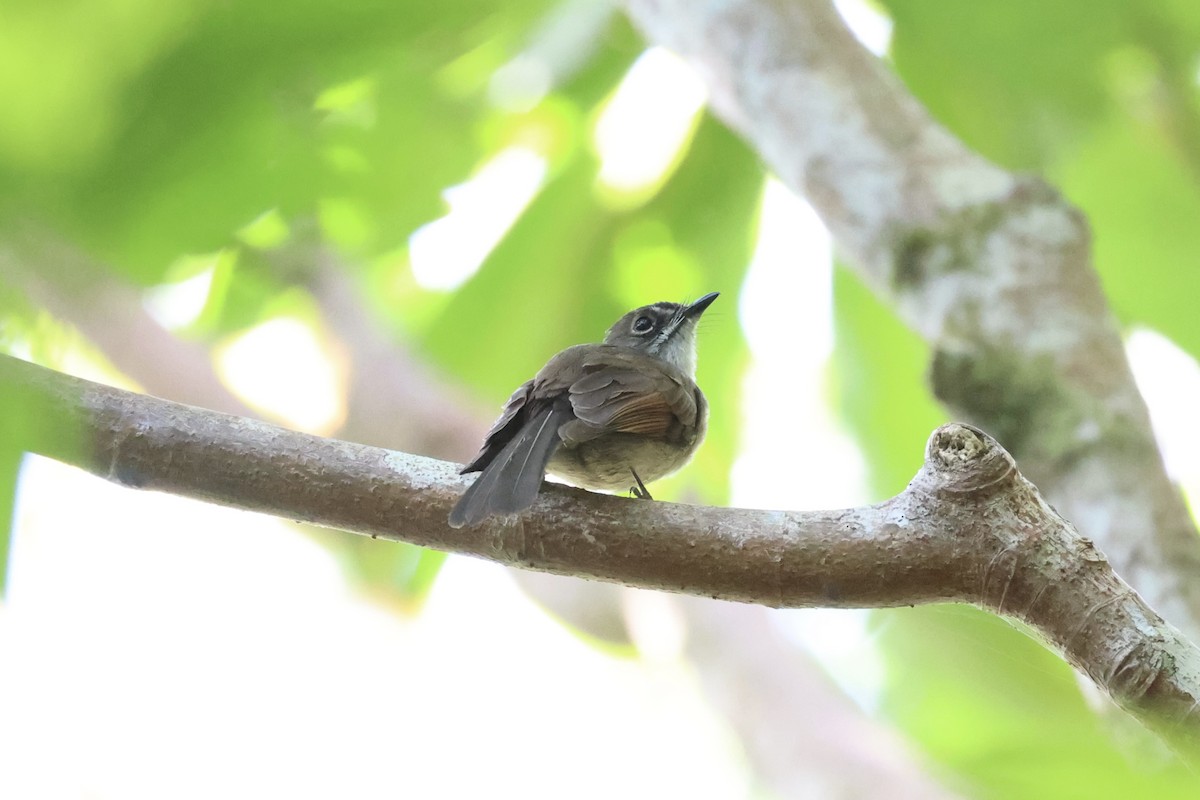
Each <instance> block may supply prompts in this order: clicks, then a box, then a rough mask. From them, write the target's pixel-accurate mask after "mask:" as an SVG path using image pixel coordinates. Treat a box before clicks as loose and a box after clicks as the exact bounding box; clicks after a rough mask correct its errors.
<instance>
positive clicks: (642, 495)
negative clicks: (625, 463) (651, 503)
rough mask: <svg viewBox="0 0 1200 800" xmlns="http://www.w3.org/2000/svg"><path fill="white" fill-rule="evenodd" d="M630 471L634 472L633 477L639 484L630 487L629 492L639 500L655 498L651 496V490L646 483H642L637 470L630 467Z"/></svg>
mask: <svg viewBox="0 0 1200 800" xmlns="http://www.w3.org/2000/svg"><path fill="white" fill-rule="evenodd" d="M629 471H630V472H631V473H633V479H634V480H635V481H637V486H630V487H629V493H630V494H631V495H633V496H634V497H636V498H637V499H638V500H653V499H654V498H653V497H651V496H650V490H649V489H647V488H646V484H644V483H642V479H641V478H639V477H638V474H637V470H635V469H634V468H633V467H630V468H629Z"/></svg>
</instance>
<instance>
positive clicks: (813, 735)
mask: <svg viewBox="0 0 1200 800" xmlns="http://www.w3.org/2000/svg"><path fill="white" fill-rule="evenodd" d="M51 238H52V237H49V236H48V235H43V236H42V237H41V241H42V242H43V246H42V247H41V248H37V249H40V250H41V251H43V252H47V253H49V252H58V253H61V252H64V251H65V249H64V247H63V246H62V245H53V244H52V243H51ZM76 255H77V260H73V261H72V263H73V265H74V266H75V269H74V270H72V272H71V274H70V275H66V274H64V273H61V272H60V271H58V270H57V269H56V265H55V264H54V263H50V264H47V265H45V266H39V267H38V268H37V269H34V268H32V267H29V266H27V265H24V263H23V261H21V260H19V259H17V258H16V257H15V256H10V257H8V258H7V259H6V258H4V257H2V256H0V274H6V275H7V277H9V278H11V279H12V281H13V283H14V284H17V285H21V286H22V287H23V288H25V289H26V292H27V294H29V295H30V296H31V297H32V298H33V299H35V300H37V301H40V302H42V303H43V304H44V305H45V306H46V307H47V308H48V309H49V310H51V311H52V312H53V313H55V314H56V315H58V316H60V317H62V318H64V319H65V320H66V321H68V322H71V323H73V324H75V325H77V326H79V327H80V328H81V329H82V330H84V332H85V333H89V334H90V333H93V332H94V333H96V334H97V336H95V337H92V338H93V340H94V341H96V343H97V344H98V345H99V346H100V347H101V349H102V350H103V351H104V352H105V354H106V355H107V356H108V357H109V358H110V360H112V361H113V362H114V363H117V364H120V366H121V369H122V371H124V372H125V373H126V374H128V375H130V376H131V377H133V378H134V379H135V380H137V381H138V382H139V383H140V384H141V385H143V386H146V387H151V389H150V391H149V393H150V394H155V395H159V396H162V397H167V398H175V399H176V400H181V401H184V402H186V403H188V404H193V405H200V406H204V407H206V408H212V409H214V410H217V411H224V412H226V413H233V414H238V415H240V416H256V415H253V414H252V412H250V411H249V410H248V409H243V408H242V406H241V405H240V403H239V402H238V401H237V399H236V398H234V397H233V396H232V395H231V394H229V393H228V392H227V391H226V390H225V389H224V387H223V386H221V384H220V383H219V382H217V381H215V377H213V378H212V379H211V380H209V379H208V378H207V376H208V375H210V374H211V372H212V367H211V363H210V362H211V358H210V354H209V353H207V352H205V351H203V350H201V349H200V348H199V347H186V348H182V347H175V346H173V345H172V344H171V343H170V342H163V341H160V340H161V339H164V338H166V339H171V338H174V337H173V336H172V334H171V333H170V332H169V331H167V330H165V329H163V328H162V327H161V326H159V325H157V323H153V321H152V320H151V321H150V323H153V324H150V323H147V322H146V320H147V319H148V317H146V316H145V311H144V310H143V309H142V307H141V303H140V299H139V296H138V294H137V293H136V292H135V291H133V289H132V288H131V287H127V286H124V285H123V284H121V283H120V282H119V281H118V280H117V279H116V278H115V277H114V276H113V275H111V274H110V273H109V272H108V271H107V270H105V269H104V268H102V267H101V266H100V265H98V264H96V263H95V262H93V261H91V260H88V259H86V258H84V257H83V256H82V255H78V254H76ZM288 256H289V261H288V263H287V264H286V265H285V266H286V269H287V270H288V273H289V274H290V275H293V276H294V275H302V276H304V277H305V281H306V284H307V285H308V288H309V289H310V291H311V292H312V294H313V297H314V298H315V300H316V302H317V304H318V306H319V307H320V309H321V311H322V316H323V322H324V324H325V326H326V327H328V328H329V330H330V331H331V332H332V333H333V335H334V336H335V337H336V339H337V340H338V341H339V343H340V345H341V346H342V347H344V348H345V350H346V352H347V355H348V357H349V359H350V363H351V386H352V389H351V391H350V396H349V398H348V408H347V417H346V425H345V426H344V427H343V429H342V430H341V431H340V432H339V438H343V439H348V440H350V441H356V442H363V443H371V444H376V445H381V446H385V447H388V448H391V449H400V450H406V451H410V452H415V453H418V454H421V455H428V456H433V457H437V458H446V459H450V460H458V461H462V460H465V459H466V458H467V457H468V456H469V455H471V454H473V453H474V452H475V449H476V448H477V445H478V437H479V435H480V434H481V432H482V431H484V430H486V428H487V426H488V424H489V423H490V420H491V417H490V416H485V415H484V414H483V413H482V412H480V411H479V410H478V409H475V408H473V407H470V406H469V405H468V404H466V403H465V401H464V400H463V397H462V393H461V392H459V391H457V390H456V389H455V388H454V387H452V386H450V385H448V384H446V383H445V382H444V381H441V380H439V378H438V376H436V375H435V374H434V373H433V371H431V370H429V369H425V368H422V367H421V365H420V364H419V363H418V362H416V361H415V360H414V359H413V357H412V356H411V354H409V353H407V352H405V351H404V350H403V348H401V347H400V346H399V345H397V344H395V343H385V342H384V339H385V338H386V337H383V336H382V334H381V332H380V331H379V329H378V328H377V326H375V325H374V324H372V320H371V315H370V314H369V313H368V309H366V308H365V307H364V305H363V303H362V301H361V298H360V297H358V295H357V292H356V289H355V287H354V286H353V285H352V281H351V280H350V276H349V275H348V274H347V272H346V269H345V267H343V266H341V265H339V264H337V263H335V262H334V257H333V256H332V254H331V253H330V252H329V251H328V250H326V249H324V248H323V246H322V245H321V244H320V243H319V242H317V241H315V240H314V241H313V242H311V243H310V244H309V246H308V247H307V248H305V249H304V250H303V251H298V250H297V251H289V253H288ZM35 276H36V277H35ZM81 280H82V281H85V282H88V283H90V284H91V285H92V289H91V290H90V291H89V292H88V296H87V297H85V296H83V295H81V294H80V293H79V292H77V291H72V290H71V286H72V285H73V284H77V283H79V282H80V281H81ZM97 296H99V297H102V298H103V300H102V305H103V308H102V310H103V311H104V313H103V314H101V315H100V316H97V315H96V313H95V309H94V308H93V307H92V306H93V303H90V302H89V298H95V297H97ZM100 318H103V321H104V325H103V326H102V329H101V330H93V323H95V322H96V320H98V319H100ZM130 326H132V330H127V328H130ZM134 333H136V335H134ZM132 341H138V342H142V343H143V344H144V343H145V342H146V341H149V342H150V346H149V347H144V346H143V347H136V348H132V349H130V348H126V347H124V345H125V344H126V343H128V342H132ZM398 348H399V349H398ZM162 352H170V353H171V354H172V357H171V358H170V359H165V360H164V359H160V358H156V357H155V354H156V353H162ZM164 364H169V365H170V367H169V368H167V369H165V371H164ZM195 373H199V374H201V375H202V376H204V377H205V379H204V380H201V381H199V382H197V381H195V380H193V378H192V376H193V374H195ZM214 386H215V387H216V389H215V390H213V389H212V388H211V387H214ZM153 387H157V390H155V389H154V388H153ZM197 387H199V388H200V389H202V390H203V391H197ZM214 398H215V399H214ZM381 408H382V409H388V410H389V411H388V413H385V414H381V413H376V412H377V411H378V410H379V409H381ZM239 409H242V410H239ZM397 409H400V410H402V411H403V414H402V415H401V417H397V416H396V414H395V413H392V412H393V411H395V410H397ZM515 576H516V579H517V581H518V583H519V584H520V586H521V588H522V589H523V590H524V591H525V592H526V593H528V594H529V595H530V596H531V597H533V598H534V599H535V600H536V601H537V602H539V603H542V604H543V605H545V606H546V607H547V608H548V609H549V610H550V611H551V613H552V614H554V615H556V616H558V617H561V618H563V619H565V620H566V621H568V622H569V623H570V624H571V625H572V626H574V627H577V628H579V629H581V630H584V631H587V632H588V633H590V634H591V635H595V636H600V637H601V638H603V639H607V640H612V641H626V640H627V638H626V637H627V633H626V631H625V628H624V623H623V621H622V619H621V614H620V611H619V607H618V606H619V603H618V599H619V597H620V594H619V593H620V591H621V589H620V587H618V586H615V585H610V584H604V583H599V582H589V581H578V580H573V579H571V578H568V577H565V576H561V575H551V574H548V573H541V572H532V571H526V570H517V571H516V573H515ZM681 610H682V613H683V614H684V616H685V618H686V620H687V628H688V632H689V634H688V642H689V645H688V655H689V657H690V658H691V659H692V660H693V662H694V663H695V665H696V668H697V670H698V671H699V673H700V675H701V676H702V678H703V686H704V687H705V689H706V692H707V694H708V696H709V697H710V699H712V700H713V702H714V704H715V705H716V707H717V708H718V709H719V710H720V711H721V712H722V713H723V714H724V715H725V717H726V719H727V720H728V721H729V723H730V725H731V726H732V727H733V728H734V729H735V730H737V731H738V733H739V734H740V736H741V739H742V742H743V746H744V748H745V752H746V758H747V759H748V760H749V761H750V762H751V763H752V764H753V765H754V766H755V769H756V771H757V773H758V775H759V779H760V780H761V781H762V783H763V785H764V786H767V787H769V788H770V789H771V790H772V791H774V793H775V794H778V795H779V796H781V797H789V796H794V795H796V794H797V793H801V794H803V793H805V792H808V793H810V794H811V793H812V792H813V791H817V793H818V794H821V795H838V796H857V795H861V794H862V793H863V791H864V787H868V786H879V785H887V786H889V787H890V789H891V791H892V792H893V794H894V795H895V796H896V797H921V798H941V797H950V796H951V795H950V794H949V793H948V792H947V791H946V789H945V788H943V787H942V786H940V785H938V784H937V783H936V782H935V781H934V779H933V778H932V777H930V776H929V775H927V774H924V772H923V771H922V770H921V769H920V767H918V766H917V765H916V764H917V757H916V755H915V754H914V753H912V752H910V751H909V749H908V748H906V746H905V744H904V742H903V741H902V740H901V739H900V738H899V737H897V736H895V735H894V734H893V733H892V732H891V731H890V730H888V729H887V728H886V726H884V725H881V724H880V723H879V722H877V721H875V720H872V719H869V718H868V717H866V716H865V715H864V714H863V713H862V712H861V711H860V710H859V709H858V708H857V707H855V706H854V705H853V703H851V702H850V701H849V700H848V699H847V698H846V697H845V696H844V695H842V694H841V693H840V692H839V691H838V690H837V689H836V688H833V687H831V686H830V685H829V683H828V680H827V679H826V678H825V677H824V676H823V675H821V673H820V670H819V669H818V668H816V667H815V666H814V665H813V664H812V663H811V661H810V660H809V659H808V658H807V657H806V656H805V655H804V654H803V653H801V652H799V651H798V650H797V648H796V646H795V645H794V644H792V643H791V642H788V641H787V640H786V639H785V637H783V636H781V635H780V634H779V632H778V631H777V630H775V626H773V625H771V624H770V621H769V619H768V617H767V610H766V609H764V608H762V607H754V606H745V605H733V604H714V603H708V602H699V601H698V602H691V603H685V604H682V606H681ZM818 707H819V709H820V713H819V714H812V713H798V712H800V711H802V710H803V711H807V712H811V711H812V709H813V708H818ZM803 720H810V721H811V720H819V724H804V723H803ZM783 732H786V734H787V735H782V734H783ZM816 787H820V789H819V790H818V789H816Z"/></svg>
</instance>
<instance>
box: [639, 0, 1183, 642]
mask: <svg viewBox="0 0 1200 800" xmlns="http://www.w3.org/2000/svg"><path fill="white" fill-rule="evenodd" d="M624 2H625V5H626V7H627V8H628V10H629V12H630V14H631V16H632V17H633V18H634V20H635V22H636V23H637V24H638V25H639V26H640V27H641V28H642V29H643V30H644V31H645V32H646V34H647V35H648V37H649V38H651V39H653V40H654V41H657V42H660V43H662V44H664V45H666V46H668V47H670V48H672V49H674V50H676V51H678V52H679V53H681V54H682V55H683V56H684V57H686V58H687V59H688V60H689V61H690V62H691V63H692V64H693V65H694V66H696V67H697V68H698V69H699V71H700V72H701V73H702V74H703V75H704V77H705V79H706V81H707V84H708V87H709V91H710V99H711V103H712V105H713V107H714V110H715V111H716V112H717V113H718V114H719V115H720V116H721V117H722V118H723V119H724V120H725V121H726V122H727V123H729V124H730V125H731V126H732V127H734V128H735V129H737V130H739V131H740V132H741V133H742V134H743V135H744V136H745V137H746V139H747V140H748V141H749V142H750V143H751V144H752V145H753V146H754V147H756V148H757V149H758V151H759V152H760V153H761V154H762V156H763V158H764V159H765V160H766V161H767V163H768V164H769V165H770V167H771V168H772V169H773V170H774V171H775V172H776V173H777V174H778V175H779V176H780V178H781V179H782V180H784V181H785V182H786V183H787V184H788V185H789V186H791V187H792V189H794V190H796V191H798V192H801V193H803V194H804V195H805V196H806V197H807V198H808V199H809V200H810V202H811V203H812V204H813V206H814V207H815V208H816V209H817V211H818V213H819V214H820V215H821V217H822V219H823V220H824V221H825V223H826V224H827V225H828V226H829V228H830V230H831V231H832V232H833V234H834V236H835V237H836V240H837V242H838V245H839V247H840V248H841V249H842V250H843V251H844V252H845V253H846V254H847V255H848V256H849V258H850V259H851V261H852V263H853V265H854V266H855V267H856V268H857V269H858V271H859V272H860V274H862V275H863V276H864V278H865V279H866V280H867V281H868V282H869V283H871V284H872V285H873V286H874V287H875V289H876V290H877V291H879V292H880V293H882V294H884V295H887V296H888V297H889V298H890V300H891V302H892V305H893V306H894V307H895V308H897V310H898V312H899V313H900V315H901V316H902V317H903V318H904V319H905V320H906V322H907V323H908V324H909V325H911V326H912V327H913V328H914V329H915V330H916V331H918V332H919V333H920V334H921V335H922V336H923V337H924V338H925V339H927V340H928V341H929V343H930V344H931V345H932V346H933V348H934V351H935V356H934V361H933V369H932V379H933V386H934V391H935V393H936V394H937V395H938V397H939V398H940V399H941V400H942V401H943V402H945V403H946V404H947V406H948V407H949V408H950V409H951V412H952V413H953V414H954V415H955V416H961V417H963V418H965V419H969V420H972V421H974V422H977V423H978V424H980V425H981V426H982V427H984V428H986V429H988V430H990V431H992V432H994V433H995V434H996V436H997V437H998V438H999V439H1000V440H1001V441H1002V442H1004V443H1005V444H1006V445H1007V446H1008V447H1009V448H1010V449H1011V450H1012V452H1013V453H1014V454H1015V455H1016V457H1017V458H1018V459H1020V461H1021V463H1022V465H1023V466H1024V468H1025V469H1026V471H1027V472H1028V473H1029V475H1030V477H1031V478H1032V479H1033V480H1034V481H1036V482H1037V483H1038V485H1039V486H1040V487H1041V488H1042V490H1043V491H1044V492H1045V493H1046V495H1047V496H1048V497H1050V498H1052V499H1053V501H1054V504H1055V506H1056V507H1058V508H1059V509H1061V510H1062V511H1063V513H1064V514H1065V515H1066V516H1067V517H1068V518H1070V519H1074V520H1077V521H1078V523H1079V525H1080V526H1081V528H1082V529H1083V530H1084V532H1085V533H1086V534H1087V535H1088V536H1090V537H1092V538H1094V539H1095V540H1096V541H1097V542H1099V543H1100V544H1101V546H1102V547H1103V548H1104V550H1105V551H1106V552H1107V553H1108V554H1109V556H1110V557H1111V558H1112V559H1113V562H1114V563H1115V564H1116V565H1117V568H1118V570H1119V571H1120V572H1121V574H1122V575H1124V576H1125V577H1126V578H1128V579H1129V580H1130V582H1131V583H1132V584H1133V585H1134V586H1135V587H1137V588H1138V590H1139V591H1140V592H1142V593H1143V594H1144V595H1145V596H1146V597H1147V598H1148V599H1149V600H1150V601H1151V603H1152V604H1153V605H1154V606H1155V607H1156V608H1159V609H1160V610H1161V611H1162V612H1163V613H1165V614H1166V615H1167V617H1168V618H1170V619H1172V620H1174V621H1175V622H1176V623H1177V624H1179V625H1180V626H1181V627H1182V628H1183V629H1184V630H1185V631H1187V632H1188V633H1189V634H1190V635H1191V636H1192V637H1193V638H1194V639H1197V640H1200V546H1198V540H1197V537H1196V531H1195V528H1194V527H1193V525H1192V522H1191V519H1190V517H1189V515H1188V513H1187V509H1186V507H1185V505H1184V503H1183V500H1182V498H1181V497H1180V495H1179V493H1178V491H1177V490H1176V489H1175V487H1174V486H1173V485H1172V483H1171V481H1170V479H1169V478H1168V477H1167V475H1166V472H1165V470H1164V468H1163V465H1162V459H1161V457H1160V455H1159V452H1158V448H1157V445H1156V444H1155V441H1154V438H1153V434H1152V431H1151V428H1150V423H1149V417H1148V414H1147V412H1146V408H1145V405H1144V403H1143V401H1142V398H1141V396H1140V394H1139V393H1138V391H1137V387H1136V386H1135V384H1134V381H1133V377H1132V374H1131V372H1130V370H1129V365H1128V363H1127V362H1126V359H1125V355H1124V350H1123V348H1122V344H1121V339H1120V337H1119V335H1118V332H1117V326H1116V323H1115V321H1114V319H1113V317H1112V314H1111V312H1110V310H1109V308H1108V306H1107V304H1106V302H1105V299H1104V296H1103V293H1102V291H1101V288H1100V285H1099V281H1098V279H1097V277H1096V274H1095V271H1094V270H1093V269H1092V266H1091V261H1090V258H1091V256H1090V247H1089V238H1088V231H1087V227H1086V224H1085V223H1084V221H1083V220H1082V218H1081V217H1080V215H1079V214H1078V213H1077V212H1076V211H1075V209H1073V208H1072V207H1071V206H1070V205H1069V204H1067V203H1066V202H1065V201H1064V200H1063V199H1062V198H1061V197H1060V196H1059V195H1058V194H1057V193H1056V192H1055V191H1054V190H1053V189H1051V188H1050V187H1049V186H1047V185H1046V184H1045V183H1043V182H1042V181H1040V180H1037V179H1034V178H1030V177H1025V176H1016V175H1012V174H1009V173H1007V172H1005V171H1003V170H1001V169H999V168H998V167H996V166H995V165H993V164H990V163H988V162H987V161H986V160H984V159H983V158H981V157H980V156H978V155H977V154H975V153H973V152H971V151H970V150H969V149H967V148H966V147H965V146H964V145H963V144H962V143H961V142H959V141H958V140H957V139H955V138H954V137H953V136H952V135H950V134H949V133H948V132H947V131H946V130H945V129H943V128H942V127H941V126H939V125H938V124H937V123H935V122H934V121H933V120H932V119H930V117H929V115H928V114H927V112H926V111H925V109H924V108H923V107H922V106H921V105H920V104H919V103H918V102H917V101H916V100H915V99H914V98H913V97H912V96H911V95H910V94H909V93H908V92H907V90H905V88H904V87H903V85H902V84H901V82H900V80H899V79H898V78H897V77H896V76H895V75H894V74H893V73H892V72H891V71H890V70H889V69H888V67H887V66H886V65H885V64H883V63H882V62H881V61H880V60H879V59H877V58H875V57H874V56H872V55H871V54H870V53H868V52H867V51H866V50H865V49H864V48H863V47H862V46H861V45H860V44H859V43H858V42H857V41H855V39H854V37H853V36H852V35H851V33H850V31H849V30H847V28H846V26H845V25H844V24H843V22H842V20H841V19H840V18H839V16H838V14H837V12H836V11H835V10H834V8H833V7H832V5H831V4H830V3H829V2H828V0H787V2H782V0H624Z"/></svg>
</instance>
